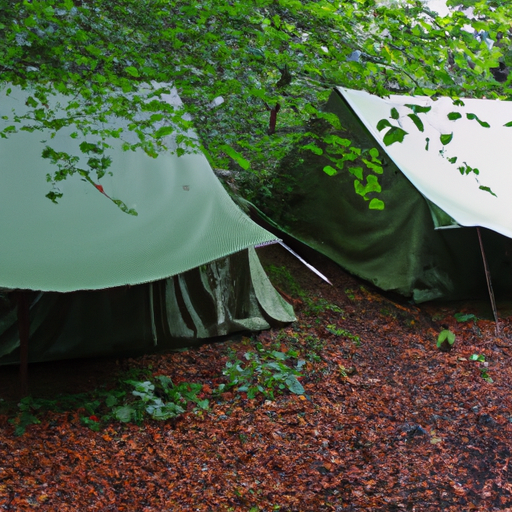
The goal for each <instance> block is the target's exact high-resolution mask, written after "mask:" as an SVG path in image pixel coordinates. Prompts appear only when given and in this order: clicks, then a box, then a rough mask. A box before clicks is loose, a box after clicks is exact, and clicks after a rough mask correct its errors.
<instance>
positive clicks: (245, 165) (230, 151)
mask: <svg viewBox="0 0 512 512" xmlns="http://www.w3.org/2000/svg"><path fill="white" fill-rule="evenodd" d="M221 149H222V150H223V151H224V152H225V153H226V154H227V155H228V156H230V157H231V158H232V159H233V160H235V162H236V163H237V164H238V165H239V166H240V167H241V168H242V169H244V170H247V169H249V167H250V166H251V162H249V161H248V160H246V159H245V158H244V157H243V156H242V155H241V154H240V153H238V152H237V151H235V150H234V149H233V148H232V147H231V146H228V145H227V144H223V145H222V146H221Z"/></svg>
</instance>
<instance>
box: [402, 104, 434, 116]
mask: <svg viewBox="0 0 512 512" xmlns="http://www.w3.org/2000/svg"><path fill="white" fill-rule="evenodd" d="M405 106H406V107H408V108H410V109H411V110H412V111H413V112H414V113H415V114H426V113H427V112H430V111H431V110H432V107H423V106H421V105H413V104H406V105H405Z"/></svg>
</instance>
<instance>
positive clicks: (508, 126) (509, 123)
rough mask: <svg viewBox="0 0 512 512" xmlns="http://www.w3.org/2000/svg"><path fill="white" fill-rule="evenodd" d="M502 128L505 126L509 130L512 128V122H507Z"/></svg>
mask: <svg viewBox="0 0 512 512" xmlns="http://www.w3.org/2000/svg"><path fill="white" fill-rule="evenodd" d="M503 126H506V127H507V128H510V127H511V126H512V121H509V122H508V123H505V124H504V125H503Z"/></svg>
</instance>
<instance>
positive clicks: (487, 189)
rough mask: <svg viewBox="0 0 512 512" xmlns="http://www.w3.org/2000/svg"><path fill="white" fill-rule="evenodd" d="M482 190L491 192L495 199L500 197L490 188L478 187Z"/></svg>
mask: <svg viewBox="0 0 512 512" xmlns="http://www.w3.org/2000/svg"><path fill="white" fill-rule="evenodd" d="M478 188H479V189H480V190H483V191H485V192H489V194H491V195H493V196H494V197H498V196H497V195H496V194H495V193H494V192H493V191H492V190H491V189H490V187H484V186H483V185H480V186H479V187H478Z"/></svg>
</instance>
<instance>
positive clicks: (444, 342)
mask: <svg viewBox="0 0 512 512" xmlns="http://www.w3.org/2000/svg"><path fill="white" fill-rule="evenodd" d="M454 343H455V334H454V333H453V332H452V331H450V330H449V329H444V330H442V331H441V332H440V333H439V336H438V337H437V344H436V345H437V348H438V349H439V350H441V351H442V352H449V351H450V350H451V349H452V347H453V344H454Z"/></svg>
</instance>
